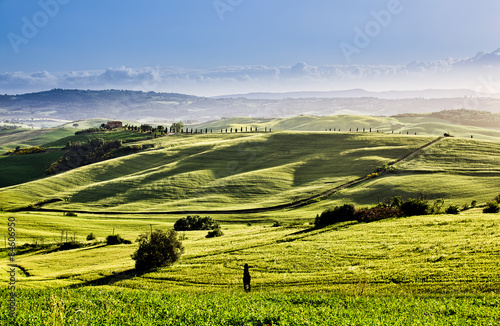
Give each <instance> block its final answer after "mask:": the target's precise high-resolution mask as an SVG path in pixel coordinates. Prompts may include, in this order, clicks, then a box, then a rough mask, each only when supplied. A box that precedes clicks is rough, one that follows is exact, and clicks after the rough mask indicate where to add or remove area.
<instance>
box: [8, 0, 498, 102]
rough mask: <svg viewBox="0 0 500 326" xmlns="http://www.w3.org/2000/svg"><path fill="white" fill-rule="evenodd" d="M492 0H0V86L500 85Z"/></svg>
mask: <svg viewBox="0 0 500 326" xmlns="http://www.w3.org/2000/svg"><path fill="white" fill-rule="evenodd" d="M499 10H500V3H498V2H496V1H493V0H487V1H482V2H480V3H472V2H471V3H463V2H460V3H459V4H457V3H456V1H454V2H453V1H451V0H445V1H439V2H438V3H435V2H431V1H430V0H421V1H411V0H383V1H382V0H378V1H358V2H355V3H353V2H344V1H320V0H314V1H308V2H303V1H285V0H275V1H263V0H254V1H246V0H195V1H190V2H189V3H188V2H185V1H168V2H166V1H154V0H151V1H147V2H141V3H139V2H135V1H128V0H122V1H118V0H111V1H105V2H102V1H96V0H89V1H85V2H77V1H71V0H40V1H24V2H19V1H14V0H4V1H0V19H1V20H2V26H1V27H0V31H1V33H0V34H1V35H2V37H1V38H0V49H1V53H2V56H3V59H4V60H1V61H0V93H1V94H17V93H25V92H36V91H44V90H50V89H53V88H66V89H96V90H99V89H130V90H142V91H157V92H172V93H184V94H192V95H198V96H219V95H227V94H246V93H253V92H297V91H336V90H347V89H365V90H368V91H375V92H379V91H389V90H396V91H397V90H423V89H471V90H474V91H476V92H478V93H482V94H498V93H500V82H499V81H500V48H499V47H500V38H499V37H498V35H497V34H498V33H497V32H496V31H497V30H498V28H499V27H500V22H499V21H498V19H497V13H498V12H499Z"/></svg>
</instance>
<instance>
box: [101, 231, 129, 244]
mask: <svg viewBox="0 0 500 326" xmlns="http://www.w3.org/2000/svg"><path fill="white" fill-rule="evenodd" d="M122 243H123V244H131V243H132V241H130V240H125V239H123V238H122V237H121V236H120V235H119V234H116V235H108V236H107V237H106V244H107V245H109V246H112V245H117V244H122Z"/></svg>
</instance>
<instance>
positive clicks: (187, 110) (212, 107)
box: [0, 89, 500, 127]
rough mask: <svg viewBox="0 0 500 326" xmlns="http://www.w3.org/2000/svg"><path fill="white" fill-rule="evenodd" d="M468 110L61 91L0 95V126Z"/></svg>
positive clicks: (491, 101)
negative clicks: (97, 121) (99, 121)
mask: <svg viewBox="0 0 500 326" xmlns="http://www.w3.org/2000/svg"><path fill="white" fill-rule="evenodd" d="M472 106H473V108H474V109H477V110H482V111H490V112H496V113H498V112H500V111H499V110H500V99H496V98H485V97H481V98H479V99H477V102H474V103H473V105H472ZM464 107H465V108H470V107H471V104H470V101H468V98H464V97H463V96H456V97H450V98H427V97H423V96H418V93H416V95H415V97H413V98H401V99H384V98H378V97H354V98H352V97H335V98H325V97H316V98H284V99H248V98H243V97H233V98H207V97H196V96H191V95H184V94H173V93H154V92H140V91H119V90H104V91H89V90H62V89H54V90H51V91H46V92H40V93H31V94H20V95H0V121H8V122H9V123H11V124H12V123H16V124H17V125H21V126H22V125H24V126H31V125H33V126H35V127H36V126H54V123H58V124H61V123H64V122H69V121H74V120H81V119H95V118H106V117H108V118H112V119H118V120H140V121H169V122H173V121H179V120H182V121H184V122H192V121H195V122H198V123H201V122H206V121H210V120H216V119H220V118H224V117H225V118H231V117H241V116H244V117H263V118H289V117H294V116H297V115H301V114H305V115H321V116H330V115H338V114H356V115H374V116H375V115H377V116H380V115H385V116H390V115H395V114H400V113H427V112H435V111H438V110H452V109H462V108H464Z"/></svg>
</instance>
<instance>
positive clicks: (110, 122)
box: [106, 121, 123, 129]
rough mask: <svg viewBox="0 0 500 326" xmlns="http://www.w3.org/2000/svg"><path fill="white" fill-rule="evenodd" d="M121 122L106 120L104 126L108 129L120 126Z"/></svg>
mask: <svg viewBox="0 0 500 326" xmlns="http://www.w3.org/2000/svg"><path fill="white" fill-rule="evenodd" d="M122 127H123V123H122V122H121V121H108V123H106V128H108V129H114V128H122Z"/></svg>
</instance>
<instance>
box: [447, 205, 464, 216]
mask: <svg viewBox="0 0 500 326" xmlns="http://www.w3.org/2000/svg"><path fill="white" fill-rule="evenodd" d="M444 212H445V213H446V214H459V213H460V208H459V207H458V205H450V206H448V208H447V209H446V210H445V211H444Z"/></svg>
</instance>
